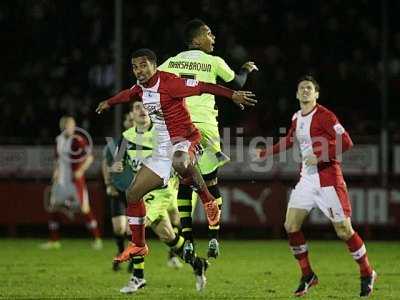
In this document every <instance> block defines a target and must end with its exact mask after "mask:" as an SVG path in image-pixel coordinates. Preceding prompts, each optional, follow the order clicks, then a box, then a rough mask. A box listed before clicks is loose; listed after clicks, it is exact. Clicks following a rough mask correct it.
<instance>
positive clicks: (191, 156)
mask: <svg viewBox="0 0 400 300" xmlns="http://www.w3.org/2000/svg"><path fill="white" fill-rule="evenodd" d="M181 143H182V144H184V146H183V147H185V148H186V150H183V151H182V150H177V151H175V152H174V155H173V160H172V165H173V167H174V169H175V171H176V172H177V173H178V174H179V176H180V177H181V182H182V183H185V184H190V185H191V186H192V187H193V189H194V191H195V192H196V193H197V194H198V195H199V197H200V199H201V202H202V203H203V206H204V209H205V212H206V215H207V220H208V223H209V224H210V225H215V224H218V222H219V218H220V211H219V209H218V204H217V202H216V201H215V198H214V197H213V195H211V193H210V192H209V190H208V188H207V185H206V184H205V182H204V179H203V177H202V176H201V174H200V171H199V170H198V168H197V167H196V165H195V163H196V157H195V152H194V151H195V150H194V149H193V147H192V145H191V143H190V142H189V141H183V142H181ZM181 143H179V144H177V145H175V146H177V147H176V148H178V149H179V148H181V147H180V144H181ZM191 148H192V149H191Z"/></svg>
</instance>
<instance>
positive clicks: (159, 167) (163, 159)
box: [143, 140, 192, 186]
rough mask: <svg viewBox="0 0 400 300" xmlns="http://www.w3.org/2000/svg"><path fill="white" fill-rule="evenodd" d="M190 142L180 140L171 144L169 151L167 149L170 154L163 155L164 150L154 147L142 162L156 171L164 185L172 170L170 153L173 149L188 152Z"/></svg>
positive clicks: (173, 151) (190, 146) (190, 145)
mask: <svg viewBox="0 0 400 300" xmlns="http://www.w3.org/2000/svg"><path fill="white" fill-rule="evenodd" d="M191 148H192V143H191V142H190V141H188V140H184V141H181V142H179V143H177V144H175V145H173V146H172V144H171V149H170V150H171V151H167V152H170V153H171V156H166V155H164V153H165V152H164V151H163V152H161V151H157V150H158V149H154V151H153V154H152V156H150V157H148V158H146V159H145V160H144V161H143V164H144V165H145V166H146V167H148V168H149V169H150V170H152V171H153V172H154V173H156V174H157V175H158V176H159V177H160V178H161V179H162V180H163V182H164V186H166V185H167V184H168V181H169V179H170V177H171V170H172V155H173V154H174V153H175V151H183V152H190V151H192V149H191Z"/></svg>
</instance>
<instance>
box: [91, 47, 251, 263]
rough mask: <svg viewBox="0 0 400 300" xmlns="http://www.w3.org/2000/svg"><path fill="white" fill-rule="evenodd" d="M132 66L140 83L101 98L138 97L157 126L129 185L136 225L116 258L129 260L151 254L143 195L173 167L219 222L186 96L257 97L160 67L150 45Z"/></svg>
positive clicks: (104, 105) (246, 100)
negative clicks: (200, 167) (198, 165)
mask: <svg viewBox="0 0 400 300" xmlns="http://www.w3.org/2000/svg"><path fill="white" fill-rule="evenodd" d="M132 70H133V73H134V75H135V77H136V79H137V83H136V84H135V85H133V86H132V87H131V88H130V89H126V90H123V91H121V92H120V93H118V94H117V95H115V96H113V97H111V98H110V99H107V100H106V101H102V102H100V103H99V106H98V108H97V109H96V111H97V112H98V113H101V112H102V111H104V110H106V109H108V108H109V107H111V106H113V105H116V104H120V103H127V102H130V101H132V99H139V100H141V101H142V102H143V105H144V107H145V109H146V110H147V111H148V113H149V116H150V118H151V121H152V122H153V125H154V128H155V137H154V139H155V142H156V146H155V147H154V148H153V153H152V156H151V157H149V158H146V159H145V160H144V161H143V166H142V167H141V168H140V170H139V172H138V173H137V175H136V177H135V179H134V182H133V184H132V186H131V187H130V188H129V190H128V191H127V201H128V209H127V215H128V223H129V226H130V228H131V231H132V243H131V244H129V246H128V247H127V248H126V249H125V251H124V252H123V253H122V254H121V255H119V256H118V257H116V258H115V260H116V261H126V260H128V259H130V258H131V257H133V256H136V255H143V256H145V255H147V253H148V248H147V246H146V243H145V236H144V220H145V215H146V209H145V206H144V203H143V196H144V195H146V194H147V193H149V192H150V191H152V190H154V189H157V188H160V187H162V186H164V185H166V184H167V182H168V180H169V178H170V172H171V168H172V167H173V168H174V169H175V171H176V172H177V173H178V174H179V176H180V178H181V182H184V183H185V184H189V185H191V186H193V188H194V190H195V191H196V192H197V193H198V195H199V197H200V199H201V201H202V203H203V205H204V209H205V212H206V215H207V219H208V222H209V224H210V225H215V224H217V223H218V222H219V218H220V211H219V208H218V204H217V202H216V201H215V198H214V197H213V196H212V195H211V193H210V192H209V191H208V189H207V186H206V184H205V183H204V180H203V178H202V176H201V174H200V172H199V170H198V169H197V168H196V158H197V152H198V150H199V148H200V139H201V135H200V132H199V130H198V129H197V128H196V127H195V126H194V125H193V123H192V121H191V119H190V115H189V112H188V110H187V108H186V105H185V102H184V99H185V97H189V96H195V95H200V94H202V93H209V94H213V95H217V96H223V97H226V98H229V99H232V100H233V101H234V102H235V103H236V104H238V105H239V106H240V107H241V108H243V107H244V106H243V105H250V106H253V105H255V103H256V102H257V101H256V100H255V99H253V98H252V97H253V96H254V94H253V93H251V92H244V91H232V90H230V89H228V88H225V87H222V86H219V85H215V84H210V83H205V82H199V81H197V80H193V79H182V78H179V77H177V76H176V75H174V74H171V73H167V72H163V71H157V58H156V55H155V53H154V52H153V51H151V50H149V49H139V50H137V51H135V52H134V53H133V55H132Z"/></svg>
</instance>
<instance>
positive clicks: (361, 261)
mask: <svg viewBox="0 0 400 300" xmlns="http://www.w3.org/2000/svg"><path fill="white" fill-rule="evenodd" d="M346 244H347V248H348V249H349V251H350V254H351V255H352V256H353V258H354V260H355V261H356V262H357V263H358V265H359V266H360V274H361V276H362V277H365V276H370V275H371V274H372V268H371V265H370V264H369V261H368V256H367V249H366V248H365V245H364V242H363V240H362V239H361V238H360V236H359V235H358V234H357V232H354V234H353V235H352V236H351V238H349V239H348V240H347V241H346Z"/></svg>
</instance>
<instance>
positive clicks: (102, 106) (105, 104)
mask: <svg viewBox="0 0 400 300" xmlns="http://www.w3.org/2000/svg"><path fill="white" fill-rule="evenodd" d="M137 95H138V89H137V88H136V85H135V86H133V87H132V88H130V89H126V90H123V91H121V92H119V93H118V94H116V95H115V96H113V97H111V98H109V99H107V100H104V101H101V102H100V103H99V105H98V106H97V108H96V112H97V113H98V114H101V113H102V112H103V111H105V110H107V109H109V108H110V107H111V106H114V105H116V104H120V103H126V102H129V101H131V99H132V98H134V97H135V96H137Z"/></svg>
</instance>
